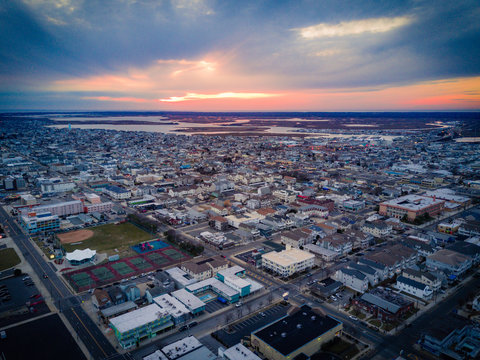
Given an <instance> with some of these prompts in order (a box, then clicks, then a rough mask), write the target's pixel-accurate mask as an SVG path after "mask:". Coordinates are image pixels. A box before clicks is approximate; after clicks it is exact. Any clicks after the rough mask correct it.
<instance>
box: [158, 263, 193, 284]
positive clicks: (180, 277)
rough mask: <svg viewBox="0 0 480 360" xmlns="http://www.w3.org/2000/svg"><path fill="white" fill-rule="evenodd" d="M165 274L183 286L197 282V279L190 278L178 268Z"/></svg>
mask: <svg viewBox="0 0 480 360" xmlns="http://www.w3.org/2000/svg"><path fill="white" fill-rule="evenodd" d="M165 272H166V273H167V274H168V275H169V276H170V277H171V278H172V279H173V280H174V281H176V282H178V283H180V285H182V286H184V287H185V286H187V285H190V284H194V283H196V282H197V280H196V279H194V278H193V277H191V276H189V275H188V274H187V273H186V272H185V271H183V270H182V269H180V268H178V267H173V268H170V269H167V270H165Z"/></svg>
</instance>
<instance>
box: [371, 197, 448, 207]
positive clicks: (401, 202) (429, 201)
mask: <svg viewBox="0 0 480 360" xmlns="http://www.w3.org/2000/svg"><path fill="white" fill-rule="evenodd" d="M444 202H445V201H444V200H437V199H436V198H431V197H427V196H419V195H406V196H402V197H399V198H397V199H392V200H389V201H385V202H383V203H381V204H380V205H382V204H384V205H392V206H398V207H401V208H403V209H407V210H412V211H419V210H422V209H424V208H427V207H429V206H432V205H435V204H441V203H444Z"/></svg>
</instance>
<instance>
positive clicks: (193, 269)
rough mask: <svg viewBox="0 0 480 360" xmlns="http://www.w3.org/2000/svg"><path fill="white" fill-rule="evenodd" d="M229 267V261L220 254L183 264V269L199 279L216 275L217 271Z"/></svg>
mask: <svg viewBox="0 0 480 360" xmlns="http://www.w3.org/2000/svg"><path fill="white" fill-rule="evenodd" d="M227 268H228V261H227V260H225V259H224V258H222V257H220V256H213V257H211V258H203V259H195V260H192V261H188V262H186V263H183V264H182V265H181V269H182V270H183V271H185V272H186V273H187V274H188V275H190V276H192V277H193V278H195V279H196V280H197V281H201V280H205V279H208V278H211V277H212V276H215V275H216V274H217V272H219V271H221V270H225V269H227Z"/></svg>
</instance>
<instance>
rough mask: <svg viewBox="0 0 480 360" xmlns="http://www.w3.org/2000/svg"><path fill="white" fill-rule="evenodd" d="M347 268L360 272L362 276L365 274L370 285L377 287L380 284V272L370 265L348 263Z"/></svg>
mask: <svg viewBox="0 0 480 360" xmlns="http://www.w3.org/2000/svg"><path fill="white" fill-rule="evenodd" d="M347 266H348V267H349V268H350V269H354V270H358V271H360V272H361V273H362V274H364V275H365V276H366V277H367V279H368V283H369V284H370V285H371V286H375V285H377V284H378V279H379V271H378V270H377V269H375V268H373V267H370V266H368V265H365V264H357V263H354V262H350V263H348V265H347Z"/></svg>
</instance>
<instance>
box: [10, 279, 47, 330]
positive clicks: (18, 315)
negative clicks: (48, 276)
mask: <svg viewBox="0 0 480 360" xmlns="http://www.w3.org/2000/svg"><path fill="white" fill-rule="evenodd" d="M22 279H25V280H22ZM0 294H3V296H1V295H0V327H1V326H6V325H9V324H12V323H15V322H17V321H22V320H26V319H28V318H31V317H34V316H38V315H40V314H45V313H47V312H49V311H50V310H49V309H48V306H47V305H46V304H45V302H44V300H43V297H42V296H41V294H40V292H39V291H38V289H37V287H36V286H35V284H34V283H33V281H32V280H31V279H26V278H25V275H22V276H19V277H10V278H5V279H2V280H0ZM27 301H29V302H31V303H37V304H36V305H34V306H33V309H32V311H29V308H28V307H27V306H26V302H27Z"/></svg>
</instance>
